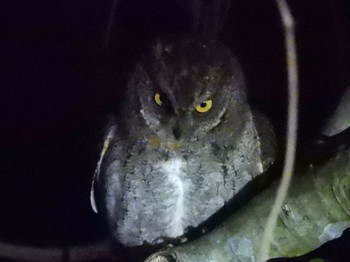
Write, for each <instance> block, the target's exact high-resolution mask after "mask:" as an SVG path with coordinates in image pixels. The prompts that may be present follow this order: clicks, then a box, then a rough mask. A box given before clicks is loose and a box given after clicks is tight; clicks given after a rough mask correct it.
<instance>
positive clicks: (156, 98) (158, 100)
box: [154, 93, 163, 106]
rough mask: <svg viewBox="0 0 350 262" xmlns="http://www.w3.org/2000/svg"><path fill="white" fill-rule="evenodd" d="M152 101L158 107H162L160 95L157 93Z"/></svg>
mask: <svg viewBox="0 0 350 262" xmlns="http://www.w3.org/2000/svg"><path fill="white" fill-rule="evenodd" d="M154 101H155V102H156V104H157V105H159V106H162V104H163V102H162V100H161V99H160V94H159V93H155V94H154Z"/></svg>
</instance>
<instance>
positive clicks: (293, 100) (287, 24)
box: [258, 0, 298, 261]
mask: <svg viewBox="0 0 350 262" xmlns="http://www.w3.org/2000/svg"><path fill="white" fill-rule="evenodd" d="M276 2H277V5H278V9H279V12H280V15H281V19H282V23H283V26H284V30H285V44H286V56H287V70H288V92H289V102H288V133H287V148H286V155H285V164H284V169H283V175H282V180H281V184H280V186H279V188H278V191H277V195H276V199H275V202H274V205H273V207H272V208H271V212H270V215H269V217H268V219H267V222H266V227H265V231H264V235H263V238H262V242H261V246H260V250H259V256H258V261H266V260H267V259H268V258H269V253H270V247H271V242H272V241H273V231H274V228H275V225H276V222H277V218H278V215H279V213H280V211H281V208H282V204H283V202H284V199H285V197H286V195H287V191H288V187H289V184H290V181H291V178H292V174H293V168H294V160H295V150H296V138H297V115H298V74H297V73H298V71H297V54H296V45H295V33H294V21H293V17H292V15H291V12H290V9H289V7H288V4H287V2H286V1H285V0H276Z"/></svg>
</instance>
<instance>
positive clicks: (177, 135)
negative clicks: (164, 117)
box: [173, 125, 181, 140]
mask: <svg viewBox="0 0 350 262" xmlns="http://www.w3.org/2000/svg"><path fill="white" fill-rule="evenodd" d="M173 135H174V138H175V139H176V140H179V138H180V136H181V129H180V127H179V125H176V126H174V127H173Z"/></svg>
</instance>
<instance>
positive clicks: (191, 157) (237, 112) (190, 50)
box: [91, 38, 275, 246]
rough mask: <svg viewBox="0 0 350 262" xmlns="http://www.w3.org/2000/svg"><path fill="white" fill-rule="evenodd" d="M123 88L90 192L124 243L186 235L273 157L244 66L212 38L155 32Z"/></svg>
mask: <svg viewBox="0 0 350 262" xmlns="http://www.w3.org/2000/svg"><path fill="white" fill-rule="evenodd" d="M126 88H127V89H126V90H127V91H126V95H125V97H124V99H123V101H122V102H121V103H120V108H119V110H118V112H116V113H115V116H114V120H113V121H114V122H113V121H112V124H110V125H109V127H108V129H107V132H106V137H105V147H104V149H103V151H102V153H101V158H100V161H99V162H98V165H97V169H96V172H95V177H94V182H93V186H92V193H91V197H92V198H91V199H92V205H93V207H94V209H95V210H97V209H98V210H99V211H100V212H102V213H104V214H105V216H106V218H107V221H108V223H109V225H110V229H111V232H112V235H113V236H114V238H115V239H116V240H117V241H118V242H120V243H121V244H123V245H125V246H140V245H142V244H144V243H150V244H152V243H154V242H155V241H157V240H159V239H160V238H170V239H171V238H177V237H179V236H182V235H183V234H184V233H185V231H186V229H187V228H188V227H196V226H198V225H199V224H200V223H202V222H203V221H206V220H207V219H208V218H209V217H210V216H212V215H213V214H214V213H216V212H217V211H218V210H219V209H220V208H222V207H223V206H224V205H225V203H227V201H229V200H230V199H232V197H233V196H234V195H235V194H236V193H237V192H238V191H239V190H240V189H241V188H242V187H243V186H244V185H246V184H247V183H248V182H249V181H251V180H252V179H254V177H256V176H257V175H259V174H261V173H263V172H264V171H265V170H266V168H267V167H268V166H269V165H270V164H271V163H272V162H273V160H274V156H275V151H274V148H275V147H274V135H273V131H272V129H271V126H270V125H269V123H268V121H267V120H266V119H265V118H264V117H261V116H260V115H256V114H254V113H253V112H252V110H251V108H250V106H249V105H248V103H247V98H246V87H245V82H244V78H243V74H242V71H241V68H240V65H239V63H238V62H237V59H236V58H235V57H234V55H233V54H232V52H231V51H230V50H229V49H228V48H227V47H226V46H224V45H223V44H221V43H220V42H218V41H214V40H212V41H211V40H200V39H193V38H183V39H176V38H167V39H165V38H164V39H157V40H156V41H155V42H154V43H153V44H152V45H150V47H149V48H148V50H146V52H145V53H144V55H143V56H142V58H140V60H139V61H138V62H137V63H136V65H135V67H134V70H133V71H132V73H131V75H130V78H129V81H128V83H127V87H126ZM97 191H98V197H96V201H95V194H96V193H97Z"/></svg>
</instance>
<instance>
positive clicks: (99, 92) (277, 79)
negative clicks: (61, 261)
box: [0, 0, 350, 261]
mask: <svg viewBox="0 0 350 262" xmlns="http://www.w3.org/2000/svg"><path fill="white" fill-rule="evenodd" d="M290 2H291V7H292V11H293V14H294V16H295V18H296V28H297V29H296V32H297V33H296V36H297V49H298V56H299V70H300V71H299V73H300V95H301V97H300V98H301V101H300V133H299V139H300V140H299V152H301V153H303V152H304V151H307V150H308V148H309V147H312V140H313V139H315V138H316V137H317V135H318V134H319V132H320V128H321V127H322V125H323V124H324V123H325V121H326V119H327V117H329V115H330V114H331V113H332V110H333V109H334V106H335V105H336V103H337V101H338V99H339V97H340V96H341V94H342V92H343V90H344V88H345V87H346V86H349V83H350V81H349V80H350V79H349V77H350V73H349V72H350V70H349V66H350V64H349V61H350V59H349V58H350V51H349V50H350V49H349V48H348V46H350V45H349V40H350V30H349V29H350V2H349V1H346V0H323V1H317V0H306V1H290ZM184 3H186V1H185V0H183V1H170V0H167V1H165V0H148V1H147V0H129V1H126V0H125V1H123V0H120V1H119V2H118V5H117V8H116V13H115V19H114V22H113V26H112V27H111V31H110V37H109V38H108V39H106V28H107V24H108V20H109V17H110V13H111V6H112V2H111V1H92V0H84V1H83V0H79V1H68V0H63V1H29V0H28V1H25V0H23V1H19V0H8V1H1V3H0V87H1V95H0V178H1V183H0V199H1V201H0V214H1V215H0V240H1V241H10V242H13V243H21V244H28V245H40V246H54V245H70V244H77V243H78V244H79V243H83V244H84V243H94V242H96V241H98V240H101V239H104V238H105V237H104V235H105V231H106V228H105V226H104V224H103V222H102V221H101V219H100V218H99V217H98V216H96V215H95V214H94V213H93V212H92V210H91V208H90V202H89V191H90V183H91V178H92V175H93V172H94V168H95V164H96V162H97V160H98V155H99V146H100V142H101V141H100V137H101V132H102V129H103V123H104V119H105V116H106V114H107V113H108V112H109V110H110V109H111V108H113V107H114V106H115V105H116V104H117V103H118V101H120V99H122V94H123V90H124V89H123V88H124V84H125V80H126V79H127V77H128V73H129V71H130V68H131V66H132V65H133V64H134V62H135V61H136V59H137V57H138V55H139V54H140V52H142V47H143V46H144V45H145V44H146V43H147V42H148V41H149V40H150V39H152V38H153V37H154V36H156V35H166V34H178V35H180V34H184V33H189V32H190V29H189V25H190V21H191V13H190V12H188V10H187V9H186V7H185V6H184ZM282 32H283V31H282V27H281V24H280V17H279V15H278V13H277V9H276V6H275V2H274V1H270V0H267V1H260V0H235V1H233V4H232V8H231V11H230V12H229V15H228V17H227V20H226V23H225V25H224V27H223V28H222V31H221V33H220V36H219V37H220V39H221V40H222V41H223V42H224V43H225V44H227V45H228V46H229V47H231V48H232V49H233V50H234V51H235V53H236V54H237V56H238V58H239V59H240V62H241V64H242V67H243V70H244V73H245V75H246V81H247V85H248V92H249V99H250V101H251V103H252V105H253V106H254V107H256V108H258V109H260V110H261V111H263V112H264V113H266V114H267V115H268V117H269V118H270V119H271V121H272V123H273V125H274V126H275V128H276V133H277V137H278V140H279V143H280V147H281V148H283V142H284V136H285V121H286V119H285V117H286V104H287V97H286V94H287V91H286V72H285V61H284V46H283V41H284V40H283V35H282ZM107 40H108V41H107ZM107 42H108V43H107ZM346 243H348V242H346V240H343V241H342V242H339V243H337V244H336V245H335V244H332V245H333V246H338V249H334V248H333V247H332V248H331V249H328V251H327V250H326V251H322V252H323V253H322V254H323V256H324V257H326V258H327V257H328V258H332V257H333V258H334V254H335V253H336V254H337V255H338V259H335V260H332V259H330V260H329V261H341V260H342V259H344V260H343V261H346V260H345V257H347V256H349V257H350V253H349V251H347V253H346V250H345V249H346V248H344V247H343V246H344V245H345V244H346ZM342 245H343V246H342ZM334 250H336V251H334ZM343 252H345V253H343ZM331 254H332V255H331Z"/></svg>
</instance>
